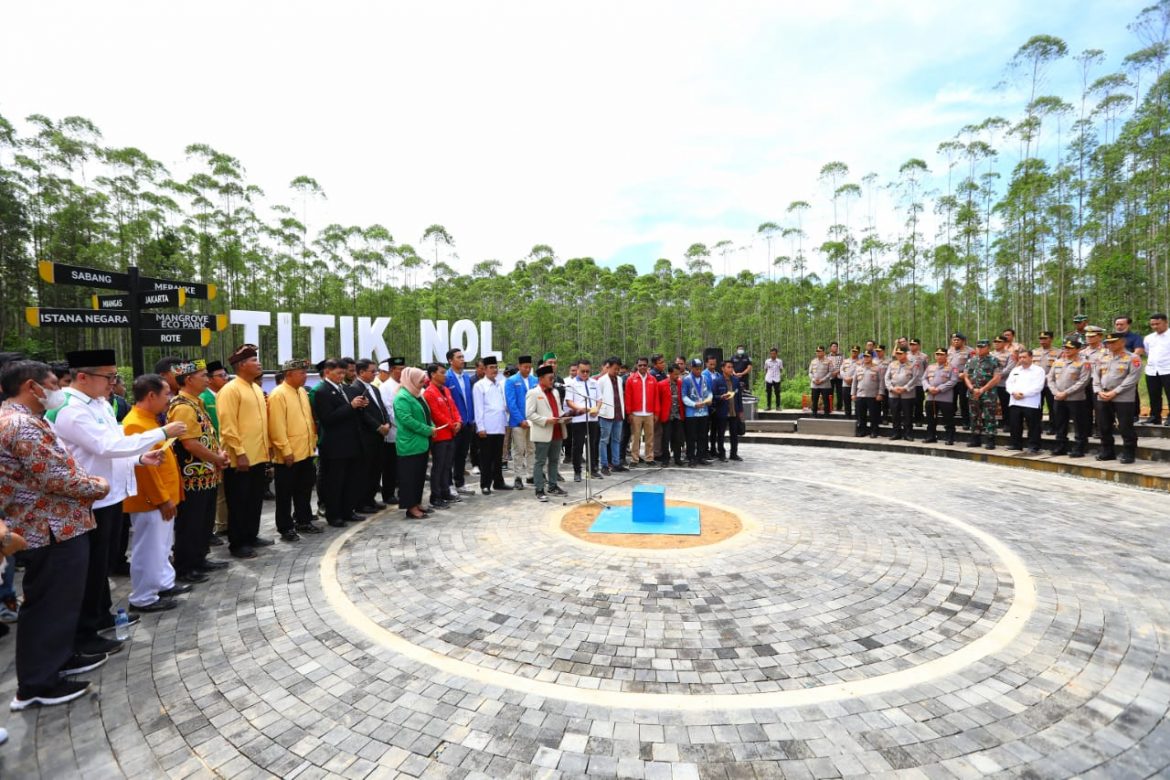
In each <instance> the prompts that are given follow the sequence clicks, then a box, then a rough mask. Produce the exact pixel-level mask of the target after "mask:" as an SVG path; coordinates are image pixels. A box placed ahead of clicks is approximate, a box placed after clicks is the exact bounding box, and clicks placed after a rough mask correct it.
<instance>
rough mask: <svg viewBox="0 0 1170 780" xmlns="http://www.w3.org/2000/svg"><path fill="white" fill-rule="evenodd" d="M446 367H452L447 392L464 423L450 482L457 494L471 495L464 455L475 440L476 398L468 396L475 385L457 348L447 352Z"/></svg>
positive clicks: (461, 353) (456, 435)
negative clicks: (451, 481)
mask: <svg viewBox="0 0 1170 780" xmlns="http://www.w3.org/2000/svg"><path fill="white" fill-rule="evenodd" d="M447 364H448V365H449V366H450V367H451V369H450V370H449V371H448V372H447V389H448V390H450V391H451V398H452V400H453V401H454V402H455V408H456V409H457V410H458V411H459V419H460V420H462V421H463V427H462V428H460V429H459V432H458V433H457V434H455V450H454V452H453V453H452V456H451V478H452V480H453V482H454V486H455V493H456V494H458V493H474V492H475V491H474V490H472V489H471V488H469V487H467V453H468V452H469V451H470V449H471V440H472V439H473V438H474V437H475V398H474V397H473V396H472V392H471V389H472V386H473V385H474V384H475V382H474V380H473V379H472V377H470V376H468V375H467V374H466V373H464V372H465V371H466V368H467V361H465V360H464V359H463V350H461V349H459V348H458V347H454V348H452V349H449V350H447Z"/></svg>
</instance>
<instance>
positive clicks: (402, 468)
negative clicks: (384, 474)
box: [398, 450, 482, 509]
mask: <svg viewBox="0 0 1170 780" xmlns="http://www.w3.org/2000/svg"><path fill="white" fill-rule="evenodd" d="M481 453H482V450H481ZM426 481H427V453H426V452H420V453H418V454H417V455H399V456H398V508H399V509H410V508H411V507H416V506H419V505H421V504H422V497H423V485H425V484H426Z"/></svg>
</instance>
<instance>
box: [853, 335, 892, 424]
mask: <svg viewBox="0 0 1170 780" xmlns="http://www.w3.org/2000/svg"><path fill="white" fill-rule="evenodd" d="M885 394H886V373H885V371H883V370H882V369H881V367H880V366H879V365H877V363H876V362H875V361H874V359H873V352H871V351H868V350H867V351H865V352H863V353H861V364H860V365H859V366H858V367H857V369H856V370H855V371H854V372H853V391H852V395H853V403H854V405H855V406H856V407H857V436H858V437H859V438H861V437H864V436H869V438H871V439H876V438H877V437H878V424H879V423H880V422H881V409H880V407H879V406H878V402H879V401H880V400H881V399H882V398H883V397H884V396H885Z"/></svg>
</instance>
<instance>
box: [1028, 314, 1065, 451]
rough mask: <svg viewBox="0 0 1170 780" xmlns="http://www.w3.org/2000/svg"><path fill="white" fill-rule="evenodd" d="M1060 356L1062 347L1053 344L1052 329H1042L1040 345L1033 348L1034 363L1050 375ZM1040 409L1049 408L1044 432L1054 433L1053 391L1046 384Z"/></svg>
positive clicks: (1041, 394) (1041, 395) (1042, 392)
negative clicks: (1054, 362)
mask: <svg viewBox="0 0 1170 780" xmlns="http://www.w3.org/2000/svg"><path fill="white" fill-rule="evenodd" d="M1059 358H1060V349H1059V348H1058V347H1054V346H1052V331H1050V330H1042V331H1040V346H1038V347H1036V348H1035V349H1034V350H1032V365H1034V366H1039V367H1040V368H1041V369H1043V370H1044V374H1045V376H1047V375H1048V369H1049V368H1051V367H1052V362H1053V361H1054V360H1057V359H1059ZM1040 409H1041V411H1043V410H1044V409H1047V410H1048V419H1047V421H1046V422H1045V423H1044V432H1045V433H1052V416H1053V411H1052V391H1051V390H1050V389H1048V385H1047V384H1045V385H1044V390H1043V391H1041V393H1040Z"/></svg>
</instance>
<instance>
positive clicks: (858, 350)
mask: <svg viewBox="0 0 1170 780" xmlns="http://www.w3.org/2000/svg"><path fill="white" fill-rule="evenodd" d="M849 351H850V352H860V351H861V347H859V346H857V345H856V344H854V345H853V346H852V347H850V348H849Z"/></svg>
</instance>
